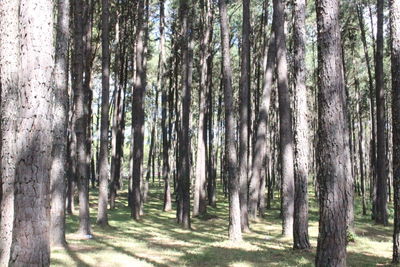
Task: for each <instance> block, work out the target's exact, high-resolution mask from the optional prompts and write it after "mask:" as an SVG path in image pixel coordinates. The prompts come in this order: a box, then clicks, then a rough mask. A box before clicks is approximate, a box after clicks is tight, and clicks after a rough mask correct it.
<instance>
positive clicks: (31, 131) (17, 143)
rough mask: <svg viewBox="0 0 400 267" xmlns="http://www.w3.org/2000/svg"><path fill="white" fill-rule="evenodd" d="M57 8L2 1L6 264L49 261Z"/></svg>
mask: <svg viewBox="0 0 400 267" xmlns="http://www.w3.org/2000/svg"><path fill="white" fill-rule="evenodd" d="M53 8H54V7H53V2H52V1H50V0H39V1H35V2H32V1H26V0H19V1H9V2H2V3H0V14H1V19H0V22H1V23H0V25H1V32H0V36H1V40H2V42H1V47H0V48H1V51H6V52H7V53H1V58H0V66H1V67H0V69H1V77H2V78H1V79H2V81H1V82H2V86H1V88H2V97H1V99H2V101H3V102H2V103H1V110H2V138H3V139H2V151H1V166H2V172H1V175H2V179H1V180H2V182H3V185H2V186H3V192H4V193H5V194H4V195H3V199H2V208H1V211H2V216H1V218H2V220H1V234H0V239H1V250H0V264H1V265H2V266H49V264H50V244H49V243H50V242H49V230H50V220H49V217H50V197H51V195H50V168H51V162H52V160H51V159H52V157H51V152H52V116H51V114H52V97H53V89H52V88H53V86H52V73H53V71H52V70H53V62H54V61H53V60H54V53H53V52H54V49H53V45H54V40H53ZM4 40H5V41H4ZM38 47H40V49H37V48H38ZM13 104H14V105H13ZM10 105H11V106H10ZM9 115H11V117H8V116H9ZM14 137H15V139H14ZM8 138H9V139H8ZM10 142H11V143H10ZM4 205H6V206H4Z"/></svg>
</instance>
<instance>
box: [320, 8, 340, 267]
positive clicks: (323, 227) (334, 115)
mask: <svg viewBox="0 0 400 267" xmlns="http://www.w3.org/2000/svg"><path fill="white" fill-rule="evenodd" d="M317 23H318V24H317V25H318V72H319V75H318V77H319V80H318V86H319V94H318V111H319V112H318V123H319V126H318V127H319V130H318V140H319V141H318V145H317V150H316V153H317V160H318V164H319V168H318V174H317V177H318V184H319V190H320V198H319V199H320V209H319V211H320V219H319V235H318V245H317V256H316V259H315V265H316V266H346V213H347V211H346V207H347V203H346V202H347V198H346V173H345V170H344V169H345V168H344V166H343V165H344V164H346V163H345V162H344V161H343V159H344V158H343V154H344V151H345V144H344V142H345V140H344V138H345V137H344V129H343V127H338V125H342V123H343V120H344V119H346V116H345V114H343V112H344V103H343V100H344V99H343V94H344V81H343V66H342V56H341V40H340V27H339V1H338V0H318V1H317Z"/></svg>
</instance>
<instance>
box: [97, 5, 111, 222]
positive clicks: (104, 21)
mask: <svg viewBox="0 0 400 267" xmlns="http://www.w3.org/2000/svg"><path fill="white" fill-rule="evenodd" d="M108 5H109V3H108V0H102V1H101V72H102V77H101V86H102V90H101V126H100V154H99V164H100V166H99V167H100V170H99V200H98V212H97V224H99V225H101V226H105V225H108V217H107V203H108V177H109V165H108V126H109V115H108V113H109V109H110V107H109V104H108V102H109V98H110V44H109V42H110V41H109V39H110V38H109V26H110V23H109V16H110V15H109V10H108V9H109V7H108Z"/></svg>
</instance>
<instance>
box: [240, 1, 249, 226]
mask: <svg viewBox="0 0 400 267" xmlns="http://www.w3.org/2000/svg"><path fill="white" fill-rule="evenodd" d="M249 91H250V0H243V23H242V46H241V76H240V90H239V94H240V100H239V103H240V104H239V111H240V126H239V139H240V140H239V183H240V191H239V199H240V216H241V219H240V223H241V227H242V231H244V232H248V231H249V218H248V211H247V209H248V208H247V201H248V197H247V194H248V191H249V188H248V179H247V178H248V173H249V155H248V154H249V153H248V152H249V147H248V142H249Z"/></svg>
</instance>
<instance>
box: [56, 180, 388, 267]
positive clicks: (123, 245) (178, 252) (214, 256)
mask: <svg viewBox="0 0 400 267" xmlns="http://www.w3.org/2000/svg"><path fill="white" fill-rule="evenodd" d="M96 193H97V192H96V190H93V191H92V192H91V205H90V207H91V218H92V226H93V235H94V238H93V239H91V240H83V239H80V237H79V236H78V235H76V234H75V232H76V230H77V228H78V217H77V214H78V211H77V210H76V211H75V213H74V214H76V215H74V216H68V217H67V241H68V248H67V249H66V250H60V249H58V250H56V249H54V250H52V255H51V259H52V266H95V267H102V266H112V267H117V266H160V267H161V266H176V267H178V266H313V263H314V257H315V250H316V249H315V248H316V245H317V235H318V222H317V219H318V214H317V212H318V209H317V205H316V203H315V201H314V200H313V199H311V201H310V203H311V207H310V228H309V231H310V239H311V240H310V241H311V245H312V249H311V250H310V251H294V250H293V249H292V240H291V238H285V237H282V236H281V220H280V219H279V209H278V208H279V206H278V205H279V203H278V201H277V200H275V202H274V203H273V207H272V208H273V209H271V210H268V211H267V215H266V217H265V218H264V219H261V220H259V221H257V222H252V223H251V230H252V231H251V232H250V233H246V234H244V241H243V242H240V243H233V242H230V241H228V240H227V230H228V204H227V202H226V199H224V198H223V196H222V194H221V195H220V196H219V198H218V202H217V208H208V213H209V216H207V217H206V218H203V219H198V218H195V219H193V220H192V228H193V229H192V230H191V231H188V230H183V229H181V228H180V227H179V226H178V225H177V224H176V223H175V211H171V212H162V189H161V188H159V187H153V188H151V190H150V193H149V201H148V203H146V204H145V209H144V212H145V215H144V216H143V217H142V219H141V220H140V221H139V222H135V221H133V220H132V219H131V218H130V210H129V208H128V207H127V201H126V193H125V194H121V195H120V196H119V199H118V203H117V208H116V209H115V210H112V211H109V223H110V227H108V228H106V229H102V228H99V227H97V226H96V225H95V218H96V210H97V205H96V203H97V200H96ZM355 211H356V237H355V242H353V243H351V244H349V246H348V249H347V251H348V260H347V262H348V265H349V266H389V265H390V258H391V249H392V243H391V235H392V225H390V226H388V227H383V226H377V225H374V224H373V223H372V222H371V220H370V216H364V217H363V216H362V215H361V207H360V203H359V202H358V201H356V209H355Z"/></svg>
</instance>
